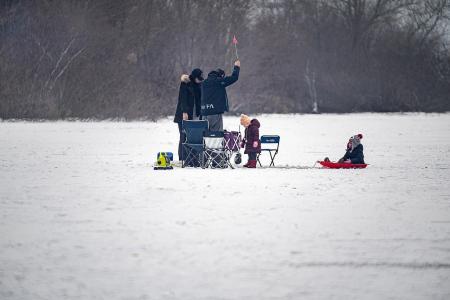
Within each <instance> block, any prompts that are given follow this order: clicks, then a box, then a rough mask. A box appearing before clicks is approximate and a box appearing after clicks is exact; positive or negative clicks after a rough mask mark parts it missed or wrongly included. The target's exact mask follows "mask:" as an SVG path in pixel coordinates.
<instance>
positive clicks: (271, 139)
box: [261, 135, 280, 149]
mask: <svg viewBox="0 0 450 300" xmlns="http://www.w3.org/2000/svg"><path fill="white" fill-rule="evenodd" d="M263 145H264V148H266V149H267V148H271V149H278V147H279V146H280V136H279V135H262V136H261V147H262V146H263Z"/></svg>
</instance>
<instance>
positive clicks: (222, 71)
mask: <svg viewBox="0 0 450 300" xmlns="http://www.w3.org/2000/svg"><path fill="white" fill-rule="evenodd" d="M216 72H217V76H219V77H223V76H225V71H224V70H222V69H221V68H218V69H217V70H216Z"/></svg>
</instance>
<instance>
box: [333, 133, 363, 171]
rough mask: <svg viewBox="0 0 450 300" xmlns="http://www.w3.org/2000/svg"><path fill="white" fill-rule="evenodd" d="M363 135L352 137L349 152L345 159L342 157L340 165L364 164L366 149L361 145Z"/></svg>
mask: <svg viewBox="0 0 450 300" xmlns="http://www.w3.org/2000/svg"><path fill="white" fill-rule="evenodd" d="M362 138H363V135H362V134H361V133H360V134H357V135H355V136H352V137H351V138H350V140H349V141H348V143H347V150H346V152H345V155H344V157H342V158H341V159H340V160H339V162H340V163H348V164H364V163H365V162H364V147H363V145H362V144H361V139H362Z"/></svg>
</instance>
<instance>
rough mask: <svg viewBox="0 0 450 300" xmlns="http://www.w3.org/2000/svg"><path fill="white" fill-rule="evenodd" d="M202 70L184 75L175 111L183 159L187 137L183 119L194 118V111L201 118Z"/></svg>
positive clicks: (179, 147) (179, 146)
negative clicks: (184, 143)
mask: <svg viewBox="0 0 450 300" xmlns="http://www.w3.org/2000/svg"><path fill="white" fill-rule="evenodd" d="M202 74H203V72H202V70H200V69H194V70H192V72H191V75H182V76H181V83H180V89H179V92H178V103H177V110H176V112H175V117H174V120H173V121H174V122H175V123H177V124H178V131H179V133H180V140H179V142H178V158H179V160H183V153H182V145H181V144H182V143H183V142H184V141H185V139H186V137H185V134H184V133H183V120H193V119H194V113H195V115H196V116H197V117H198V118H201V115H200V113H201V110H200V105H201V87H200V85H201V83H202V81H203V77H202Z"/></svg>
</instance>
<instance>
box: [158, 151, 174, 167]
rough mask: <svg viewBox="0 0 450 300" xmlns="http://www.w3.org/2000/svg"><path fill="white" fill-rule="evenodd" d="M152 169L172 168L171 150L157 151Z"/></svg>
mask: <svg viewBox="0 0 450 300" xmlns="http://www.w3.org/2000/svg"><path fill="white" fill-rule="evenodd" d="M156 156H157V160H156V164H155V166H154V167H153V169H154V170H172V169H173V166H172V165H171V159H173V153H172V152H158V154H157V155H156Z"/></svg>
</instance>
